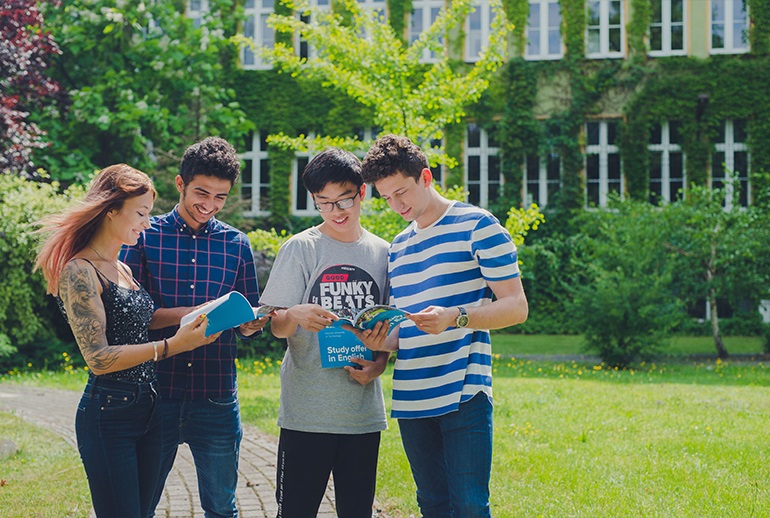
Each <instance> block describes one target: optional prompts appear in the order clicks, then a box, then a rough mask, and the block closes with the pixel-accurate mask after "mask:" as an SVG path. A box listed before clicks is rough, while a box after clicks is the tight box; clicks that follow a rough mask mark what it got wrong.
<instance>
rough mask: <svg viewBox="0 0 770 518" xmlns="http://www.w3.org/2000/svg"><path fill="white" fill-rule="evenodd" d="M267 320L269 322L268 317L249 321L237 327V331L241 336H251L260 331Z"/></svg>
mask: <svg viewBox="0 0 770 518" xmlns="http://www.w3.org/2000/svg"><path fill="white" fill-rule="evenodd" d="M268 320H270V316H264V317H262V318H258V319H256V320H251V321H249V322H246V323H244V324H241V325H240V326H239V330H240V331H241V334H243V336H251V335H253V334H254V333H256V332H257V331H259V330H261V329H262V328H263V327H265V325H267V321H268Z"/></svg>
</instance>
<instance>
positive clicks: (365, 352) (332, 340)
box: [318, 305, 407, 368]
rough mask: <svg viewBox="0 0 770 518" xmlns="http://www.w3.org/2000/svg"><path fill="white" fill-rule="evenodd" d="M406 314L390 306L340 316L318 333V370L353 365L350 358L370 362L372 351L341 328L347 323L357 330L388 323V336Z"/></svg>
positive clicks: (369, 308) (368, 308)
mask: <svg viewBox="0 0 770 518" xmlns="http://www.w3.org/2000/svg"><path fill="white" fill-rule="evenodd" d="M406 316H407V313H406V312H405V311H401V310H400V309H397V308H394V307H392V306H380V305H378V306H369V307H367V308H364V309H362V310H361V311H359V312H358V313H356V314H355V315H353V316H352V317H340V319H339V320H337V321H336V322H334V323H332V324H331V325H329V326H327V327H325V328H324V329H321V331H319V332H318V346H319V348H320V349H321V367H324V368H332V367H344V366H345V365H351V366H355V365H356V364H355V363H353V362H351V361H350V358H351V357H352V356H356V357H359V358H363V359H365V360H369V361H372V360H373V359H374V352H373V351H372V350H371V349H368V348H367V347H366V346H365V345H364V344H363V343H362V342H361V341H360V340H359V339H358V337H356V335H355V334H354V333H353V332H351V331H348V330H347V329H343V328H342V326H343V325H345V324H350V325H351V326H354V327H357V328H359V329H371V328H373V327H374V326H375V324H377V322H383V321H385V320H387V321H388V324H389V328H388V333H390V332H391V331H393V328H394V327H396V326H397V325H398V324H400V323H401V322H403V321H404V320H406Z"/></svg>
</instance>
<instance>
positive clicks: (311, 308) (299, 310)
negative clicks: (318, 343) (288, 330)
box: [286, 304, 339, 333]
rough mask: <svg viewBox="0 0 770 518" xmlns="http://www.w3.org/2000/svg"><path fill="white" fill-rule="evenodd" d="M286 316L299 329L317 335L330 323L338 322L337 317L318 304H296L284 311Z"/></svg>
mask: <svg viewBox="0 0 770 518" xmlns="http://www.w3.org/2000/svg"><path fill="white" fill-rule="evenodd" d="M286 315H287V316H288V318H290V319H291V320H292V321H293V322H295V323H296V324H297V325H299V326H300V327H302V328H304V329H307V330H308V331H311V332H313V333H317V332H318V331H320V330H321V329H323V328H324V327H326V326H328V325H329V324H331V323H332V322H334V321H336V320H339V319H338V318H337V315H335V314H334V313H332V312H331V311H328V310H326V309H324V308H322V307H321V306H319V305H318V304H298V305H296V306H292V307H290V308H289V309H287V310H286Z"/></svg>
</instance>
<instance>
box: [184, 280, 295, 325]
mask: <svg viewBox="0 0 770 518" xmlns="http://www.w3.org/2000/svg"><path fill="white" fill-rule="evenodd" d="M276 309H283V308H279V307H276V306H259V307H257V308H255V307H252V306H251V304H250V303H249V301H248V300H246V297H244V296H243V295H242V294H240V293H238V292H237V291H231V292H230V293H228V294H227V295H223V296H221V297H219V298H218V299H215V300H212V301H210V302H207V303H206V304H204V305H202V306H200V307H199V308H197V309H195V310H194V311H192V312H190V313H188V314H186V315H185V316H183V317H182V320H181V321H180V323H179V325H182V326H183V325H186V324H188V323H189V322H192V321H193V320H195V319H196V318H198V316H199V315H201V314H203V313H206V316H207V317H208V322H209V323H208V326H207V327H206V336H210V335H213V334H215V333H219V332H220V331H224V330H225V329H230V328H233V327H238V326H239V325H241V324H245V323H246V322H250V321H252V320H255V319H257V318H262V317H264V316H267V315H269V314H270V313H272V312H273V311H275V310H276Z"/></svg>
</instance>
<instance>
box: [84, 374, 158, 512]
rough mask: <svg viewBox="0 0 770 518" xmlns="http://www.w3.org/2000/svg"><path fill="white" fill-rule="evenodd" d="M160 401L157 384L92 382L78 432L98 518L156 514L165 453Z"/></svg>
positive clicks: (90, 382)
mask: <svg viewBox="0 0 770 518" xmlns="http://www.w3.org/2000/svg"><path fill="white" fill-rule="evenodd" d="M157 402H158V396H157V392H156V390H155V386H154V384H150V383H131V382H125V381H113V380H104V379H99V378H98V377H94V376H91V377H89V380H88V383H87V384H86V389H85V391H84V392H83V397H82V398H81V399H80V404H79V405H78V410H77V415H76V417H75V432H76V435H77V442H78V451H79V452H80V458H81V459H82V461H83V466H84V467H85V471H86V476H87V477H88V486H89V488H90V490H91V499H92V502H93V506H94V511H95V512H96V516H98V517H100V518H101V517H107V518H110V517H115V516H120V517H136V518H145V517H146V516H148V515H149V513H150V512H151V504H152V496H153V493H154V490H155V487H156V485H157V481H158V478H159V477H160V454H161V448H162V434H161V420H160V415H159V414H158V413H157V412H156V406H157Z"/></svg>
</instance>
